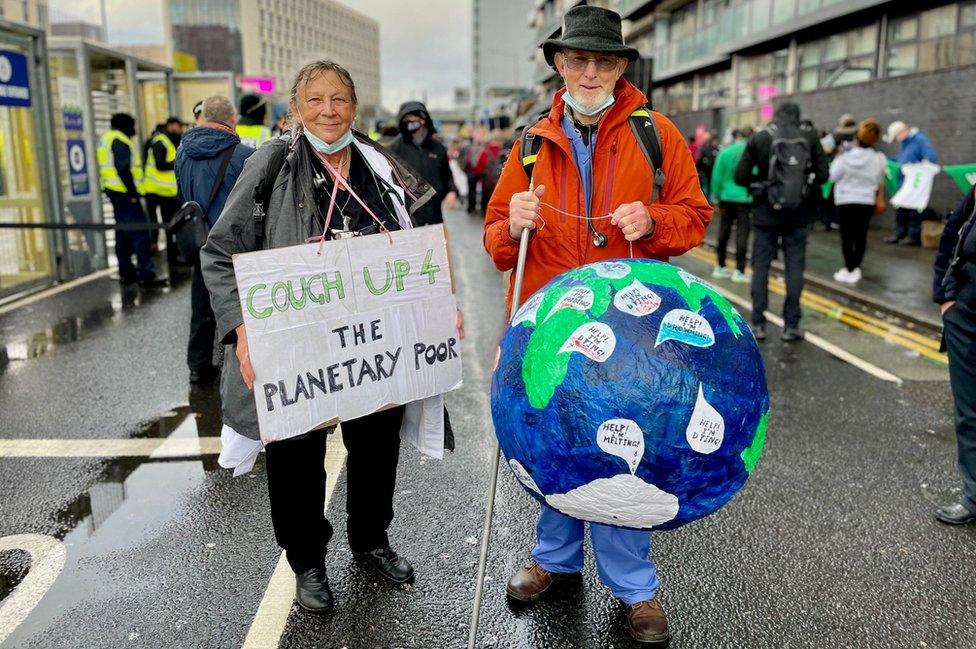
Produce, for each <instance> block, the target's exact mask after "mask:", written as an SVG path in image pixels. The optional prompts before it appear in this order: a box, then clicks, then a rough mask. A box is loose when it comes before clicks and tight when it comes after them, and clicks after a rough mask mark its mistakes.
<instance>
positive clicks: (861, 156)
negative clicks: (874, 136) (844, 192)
mask: <svg viewBox="0 0 976 649" xmlns="http://www.w3.org/2000/svg"><path fill="white" fill-rule="evenodd" d="M877 159H878V152H877V151H875V150H874V149H872V148H868V147H861V146H855V147H852V148H851V149H850V150H849V151H846V152H845V153H844V163H845V164H846V165H848V166H849V167H851V168H854V169H864V168H866V167H868V166H869V165H872V164H874V163H875V161H876V160H877Z"/></svg>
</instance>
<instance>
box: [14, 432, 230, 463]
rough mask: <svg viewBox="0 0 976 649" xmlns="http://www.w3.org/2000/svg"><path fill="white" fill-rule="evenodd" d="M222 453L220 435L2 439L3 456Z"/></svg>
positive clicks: (154, 455) (116, 455)
mask: <svg viewBox="0 0 976 649" xmlns="http://www.w3.org/2000/svg"><path fill="white" fill-rule="evenodd" d="M218 453H220V438H219V437H194V438H183V439H169V438H140V439H0V458H3V457H152V458H170V457H195V456H200V455H216V454H218Z"/></svg>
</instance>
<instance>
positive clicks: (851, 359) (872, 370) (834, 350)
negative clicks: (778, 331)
mask: <svg viewBox="0 0 976 649" xmlns="http://www.w3.org/2000/svg"><path fill="white" fill-rule="evenodd" d="M712 288H714V289H715V290H716V291H718V292H719V293H721V294H722V295H724V296H725V297H726V299H728V300H729V302H732V303H734V304H737V305H739V306H740V307H742V308H743V309H745V310H746V311H747V312H749V311H752V302H750V301H749V300H747V299H745V298H741V297H739V296H738V295H736V294H734V293H730V292H729V291H727V290H725V289H723V288H720V287H718V286H712ZM765 315H766V319H767V320H769V321H770V322H772V323H773V324H774V325H776V326H777V327H782V326H783V324H784V323H783V319H782V318H780V317H779V316H778V315H776V314H774V313H770V312H769V311H766V314H765ZM805 339H806V341H807V342H808V343H810V344H812V345H813V346H815V347H819V348H820V349H822V350H824V351H825V352H827V353H828V354H830V355H831V356H834V357H836V358H839V359H840V360H842V361H844V362H846V363H850V364H851V365H853V366H854V367H856V368H858V369H859V370H863V371H864V372H867V373H868V374H870V375H871V376H873V377H875V378H878V379H881V380H882V381H888V382H890V383H894V384H896V385H901V384H902V380H901V379H900V378H899V377H897V376H895V375H894V374H892V373H891V372H888V371H887V370H883V369H881V368H880V367H878V366H877V365H874V364H872V363H869V362H868V361H866V360H864V359H863V358H861V357H859V356H855V355H854V354H852V353H851V352H849V351H847V350H846V349H841V348H840V347H838V346H837V345H835V344H833V343H832V342H829V341H827V340H824V339H823V338H821V337H820V336H818V335H816V334H812V333H809V332H807V333H806V336H805Z"/></svg>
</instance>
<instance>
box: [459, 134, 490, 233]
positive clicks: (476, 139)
mask: <svg viewBox="0 0 976 649" xmlns="http://www.w3.org/2000/svg"><path fill="white" fill-rule="evenodd" d="M483 147H484V142H482V138H481V135H480V133H479V132H478V131H475V132H474V133H472V134H471V137H470V138H468V141H467V143H466V144H465V146H464V148H463V149H462V151H461V160H462V161H463V165H462V168H463V170H464V175H465V176H467V178H468V209H467V212H468V214H474V213H475V212H476V211H477V206H478V181H480V180H481V177H480V176H479V175H478V174H476V173H475V167H476V166H477V165H478V159H479V158H480V157H481V149H482V148H483ZM487 201H488V199H485V200H484V201H482V203H487ZM482 216H484V214H482Z"/></svg>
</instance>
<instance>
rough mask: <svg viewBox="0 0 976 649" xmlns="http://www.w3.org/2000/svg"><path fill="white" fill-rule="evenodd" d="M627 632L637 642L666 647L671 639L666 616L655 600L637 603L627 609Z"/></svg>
mask: <svg viewBox="0 0 976 649" xmlns="http://www.w3.org/2000/svg"><path fill="white" fill-rule="evenodd" d="M627 630H628V631H630V635H631V637H632V638H634V640H636V641H637V642H643V643H647V644H653V645H655V646H658V647H664V646H667V644H668V640H670V639H671V632H670V631H668V616H667V615H665V613H664V609H663V608H662V607H661V603H660V602H659V601H657V599H656V598H655V599H650V600H647V601H644V602H637V603H636V604H631V605H630V606H628V607H627Z"/></svg>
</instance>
